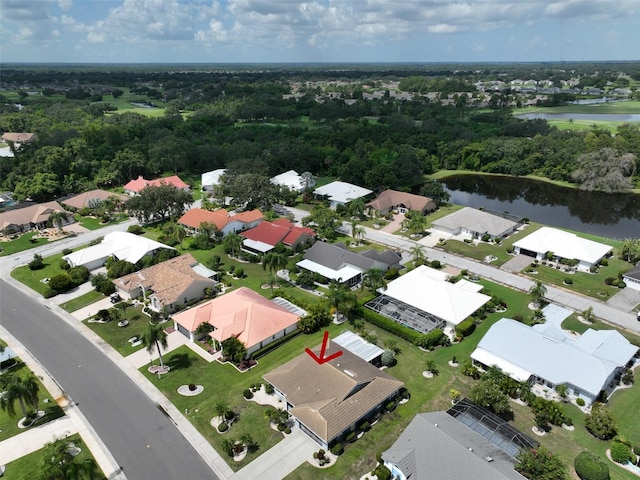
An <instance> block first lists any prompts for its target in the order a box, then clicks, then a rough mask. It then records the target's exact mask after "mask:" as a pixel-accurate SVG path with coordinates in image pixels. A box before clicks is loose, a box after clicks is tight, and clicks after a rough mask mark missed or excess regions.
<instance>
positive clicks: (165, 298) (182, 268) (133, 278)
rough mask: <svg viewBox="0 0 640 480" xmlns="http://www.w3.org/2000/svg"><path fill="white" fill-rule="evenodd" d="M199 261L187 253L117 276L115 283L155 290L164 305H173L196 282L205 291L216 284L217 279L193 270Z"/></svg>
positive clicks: (124, 287) (129, 287)
mask: <svg viewBox="0 0 640 480" xmlns="http://www.w3.org/2000/svg"><path fill="white" fill-rule="evenodd" d="M197 263H198V262H197V261H196V259H195V258H193V256H192V255H191V254H188V253H187V254H184V255H180V256H178V257H175V258H171V259H169V260H166V261H164V262H161V263H158V264H156V265H153V266H151V267H148V268H144V269H142V270H140V271H138V272H134V273H131V274H129V275H124V276H122V277H120V278H116V279H115V280H113V283H114V284H115V286H116V287H118V288H121V289H123V290H126V291H131V290H134V289H135V288H137V287H139V286H142V287H143V288H144V289H145V290H147V289H150V290H153V293H154V294H155V296H156V298H157V299H158V300H159V301H160V303H162V305H171V304H172V303H177V302H179V301H180V300H181V299H182V297H183V296H184V295H183V294H184V292H185V291H186V290H187V289H188V288H189V287H190V286H192V285H193V284H194V283H201V284H202V290H203V292H204V289H205V288H206V287H208V286H213V285H215V283H216V282H215V281H213V280H211V279H209V278H205V277H203V276H201V275H198V274H197V273H196V272H195V271H194V270H193V268H192V267H193V266H194V265H197Z"/></svg>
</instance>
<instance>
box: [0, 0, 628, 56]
mask: <svg viewBox="0 0 640 480" xmlns="http://www.w3.org/2000/svg"><path fill="white" fill-rule="evenodd" d="M0 59H1V61H3V62H98V63H120V62H122V63H129V62H132V63H149V62H154V63H157V62H162V63H165V62H166V63H176V62H183V63H192V62H198V63H230V62H233V63H243V62H475V61H478V62H501V61H504V62H517V61H562V60H577V61H583V60H639V59H640V0H463V1H454V0H0Z"/></svg>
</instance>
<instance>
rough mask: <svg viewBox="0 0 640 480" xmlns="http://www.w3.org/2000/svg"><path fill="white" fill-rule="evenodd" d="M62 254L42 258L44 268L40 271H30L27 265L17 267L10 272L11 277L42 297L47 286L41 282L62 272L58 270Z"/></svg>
mask: <svg viewBox="0 0 640 480" xmlns="http://www.w3.org/2000/svg"><path fill="white" fill-rule="evenodd" d="M61 259H62V253H58V254H56V255H51V256H50V257H46V258H44V259H43V260H44V264H45V266H44V268H41V269H40V270H31V269H30V268H29V267H28V266H27V265H24V266H22V267H18V268H16V269H14V270H12V271H11V276H12V277H13V278H15V279H16V280H18V281H19V282H22V283H24V284H25V285H26V286H27V287H29V288H30V289H31V290H35V291H36V292H38V293H39V294H40V295H44V292H45V291H46V289H47V284H46V283H44V282H43V280H44V279H45V278H51V277H53V276H54V275H60V274H61V273H63V270H62V269H61V268H60V260H61Z"/></svg>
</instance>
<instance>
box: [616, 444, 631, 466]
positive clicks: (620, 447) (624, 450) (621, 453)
mask: <svg viewBox="0 0 640 480" xmlns="http://www.w3.org/2000/svg"><path fill="white" fill-rule="evenodd" d="M611 460H613V461H614V462H616V463H627V462H628V461H630V460H631V450H629V447H627V446H626V445H625V444H624V443H620V442H613V443H612V444H611Z"/></svg>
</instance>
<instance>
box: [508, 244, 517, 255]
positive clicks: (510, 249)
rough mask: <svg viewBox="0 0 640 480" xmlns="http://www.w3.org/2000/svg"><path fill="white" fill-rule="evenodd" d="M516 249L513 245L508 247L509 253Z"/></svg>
mask: <svg viewBox="0 0 640 480" xmlns="http://www.w3.org/2000/svg"><path fill="white" fill-rule="evenodd" d="M514 250H515V247H514V246H513V245H509V246H508V247H507V253H513V252H514Z"/></svg>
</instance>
